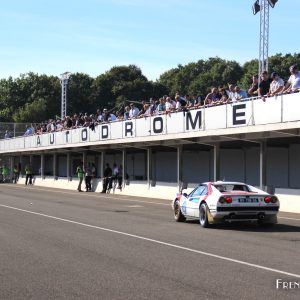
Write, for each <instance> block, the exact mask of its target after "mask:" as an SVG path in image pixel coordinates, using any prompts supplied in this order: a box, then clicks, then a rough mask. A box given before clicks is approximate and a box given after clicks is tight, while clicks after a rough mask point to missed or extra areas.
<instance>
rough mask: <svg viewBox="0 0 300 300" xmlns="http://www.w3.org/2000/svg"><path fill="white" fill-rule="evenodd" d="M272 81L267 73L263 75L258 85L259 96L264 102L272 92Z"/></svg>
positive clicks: (264, 72)
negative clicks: (270, 91)
mask: <svg viewBox="0 0 300 300" xmlns="http://www.w3.org/2000/svg"><path fill="white" fill-rule="evenodd" d="M270 84H271V81H270V79H269V74H268V72H267V71H263V72H262V73H261V82H260V84H259V85H258V90H257V92H258V96H259V97H262V100H263V101H265V98H264V96H267V94H268V93H269V90H270Z"/></svg>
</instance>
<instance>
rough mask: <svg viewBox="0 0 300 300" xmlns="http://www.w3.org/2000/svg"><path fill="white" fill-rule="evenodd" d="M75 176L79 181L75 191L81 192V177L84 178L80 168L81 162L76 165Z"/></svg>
mask: <svg viewBox="0 0 300 300" xmlns="http://www.w3.org/2000/svg"><path fill="white" fill-rule="evenodd" d="M76 174H77V176H78V179H79V183H78V188H77V191H78V192H82V189H81V184H82V181H83V177H84V171H83V167H82V162H81V163H80V164H79V165H78V167H77V169H76Z"/></svg>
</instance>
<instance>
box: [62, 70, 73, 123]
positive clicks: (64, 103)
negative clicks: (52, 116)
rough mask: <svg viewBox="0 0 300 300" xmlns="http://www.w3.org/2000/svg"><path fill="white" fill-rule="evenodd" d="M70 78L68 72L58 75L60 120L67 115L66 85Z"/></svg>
mask: <svg viewBox="0 0 300 300" xmlns="http://www.w3.org/2000/svg"><path fill="white" fill-rule="evenodd" d="M70 76H71V73H70V72H65V73H62V74H60V83H61V115H60V116H61V118H62V119H63V118H64V117H65V116H66V115H67V85H68V82H69V78H70Z"/></svg>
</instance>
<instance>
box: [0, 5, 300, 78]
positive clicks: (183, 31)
mask: <svg viewBox="0 0 300 300" xmlns="http://www.w3.org/2000/svg"><path fill="white" fill-rule="evenodd" d="M0 3H1V10H0V78H8V77H9V76H12V77H14V78H15V77H18V76H19V75H20V74H25V73H28V72H34V73H38V74H47V75H54V76H59V74H61V73H63V72H66V71H68V72H72V73H76V72H80V73H85V74H88V75H90V76H92V77H96V76H98V75H100V74H103V73H104V72H106V71H109V70H110V69H111V68H112V67H113V66H120V65H129V64H135V65H137V66H138V67H140V68H141V70H142V72H143V74H144V75H145V76H146V77H147V78H148V79H149V80H156V79H158V78H159V76H160V75H161V74H162V73H164V72H165V71H167V70H169V69H171V68H176V67H177V66H178V64H181V65H186V64H188V63H190V62H196V61H198V60H199V59H208V58H209V57H215V56H218V57H220V58H224V59H228V60H236V61H238V62H239V63H241V64H243V63H245V62H246V61H247V60H250V59H254V58H257V57H258V53H259V19H260V18H259V14H257V15H255V16H254V15H253V13H252V4H253V3H254V0H148V1H146V0H72V1H70V0H9V1H8V0H0ZM299 11H300V1H299V0H278V2H277V4H276V6H275V8H274V9H272V8H270V35H269V55H273V54H276V53H283V54H286V53H295V52H299V49H300V39H299V34H297V32H298V30H299V26H300V16H299Z"/></svg>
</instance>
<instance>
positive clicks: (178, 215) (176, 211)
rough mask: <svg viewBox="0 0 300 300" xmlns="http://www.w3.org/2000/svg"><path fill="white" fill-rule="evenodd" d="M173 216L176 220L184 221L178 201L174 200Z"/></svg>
mask: <svg viewBox="0 0 300 300" xmlns="http://www.w3.org/2000/svg"><path fill="white" fill-rule="evenodd" d="M174 218H175V220H176V222H184V221H185V216H184V215H183V214H182V212H181V209H180V204H179V201H176V202H175V204H174Z"/></svg>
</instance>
